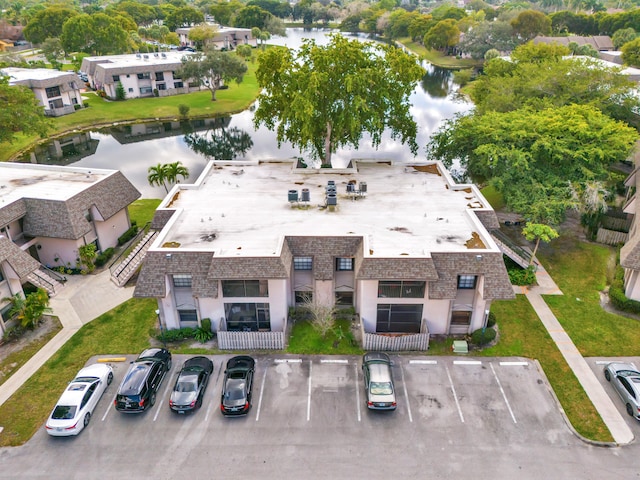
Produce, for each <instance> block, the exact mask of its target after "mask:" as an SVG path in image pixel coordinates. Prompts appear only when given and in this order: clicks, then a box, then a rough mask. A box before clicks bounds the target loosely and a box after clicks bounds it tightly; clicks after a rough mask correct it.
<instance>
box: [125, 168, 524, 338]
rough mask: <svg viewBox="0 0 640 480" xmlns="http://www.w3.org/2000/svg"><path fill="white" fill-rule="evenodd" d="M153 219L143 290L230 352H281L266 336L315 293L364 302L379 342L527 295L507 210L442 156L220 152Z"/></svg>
mask: <svg viewBox="0 0 640 480" xmlns="http://www.w3.org/2000/svg"><path fill="white" fill-rule="evenodd" d="M152 228H156V229H157V230H158V231H159V234H158V236H157V237H156V239H155V241H154V243H153V244H152V245H151V247H150V248H149V250H148V251H147V254H146V258H145V260H144V263H143V267H142V270H141V272H140V275H139V277H138V281H137V285H136V290H135V293H134V295H135V296H137V297H152V298H156V299H157V301H158V307H159V311H160V318H161V321H162V322H163V324H164V325H166V327H167V328H170V329H173V328H180V327H185V326H191V327H193V326H197V325H199V324H200V322H201V320H202V319H203V318H210V319H211V321H212V325H213V328H214V329H215V330H216V331H217V337H218V342H219V346H220V348H237V346H238V344H237V343H234V342H235V340H239V341H240V340H242V339H243V337H245V338H244V340H242V341H244V343H243V345H245V347H246V348H249V347H252V348H267V347H265V346H264V343H260V335H265V336H269V338H271V336H273V335H274V334H275V333H277V334H280V335H281V336H283V337H284V336H285V335H286V331H287V317H288V312H289V309H290V308H291V307H295V306H299V305H302V304H304V302H305V301H309V300H310V301H312V302H314V301H315V302H318V303H319V304H322V305H328V306H332V307H335V308H349V307H351V308H353V309H354V310H355V312H356V313H357V316H358V317H359V325H360V328H361V331H362V336H363V343H364V345H363V346H364V347H365V348H371V346H372V345H380V343H379V342H378V340H380V339H381V338H382V339H383V340H385V341H387V340H388V342H387V344H385V345H387V348H389V349H401V348H402V347H399V346H398V345H394V342H395V341H396V339H400V340H402V339H406V338H410V339H415V342H413V341H412V342H408V343H407V342H405V343H403V345H404V346H405V348H407V349H409V348H410V349H426V348H427V346H428V337H429V335H433V334H442V335H463V334H468V333H471V332H472V331H474V330H476V329H479V328H482V327H483V326H485V325H486V321H487V316H488V311H489V308H490V306H491V302H492V301H493V300H496V299H510V298H513V297H514V293H513V288H512V287H511V284H510V282H509V277H508V275H507V271H506V268H505V265H504V261H503V256H502V252H501V251H500V249H499V247H498V246H497V244H496V243H495V241H494V240H493V238H492V237H491V234H490V233H489V230H492V229H497V228H499V224H498V220H497V217H496V214H495V212H494V211H493V210H492V208H491V207H490V205H489V204H488V202H487V201H486V199H485V198H484V197H483V196H482V194H481V193H480V191H479V190H478V189H477V187H476V186H474V185H458V184H456V183H455V182H454V181H453V179H452V178H451V176H450V174H449V173H448V171H447V170H446V169H445V168H444V166H443V165H442V164H441V163H437V162H430V163H426V164H420V165H408V164H405V163H398V164H396V163H394V162H391V161H353V162H351V163H350V165H349V166H348V167H347V168H342V169H310V168H300V166H299V165H297V163H296V162H294V161H291V160H288V161H265V162H259V163H251V164H249V163H244V164H243V163H238V162H226V163H225V162H220V161H214V162H210V163H209V164H208V166H207V168H206V169H205V170H204V172H203V173H202V175H201V176H200V177H199V179H198V180H197V181H196V183H194V184H191V185H187V184H178V185H176V186H174V188H173V189H172V190H171V192H169V194H168V195H167V197H166V198H165V199H164V201H163V202H162V203H161V204H160V206H159V207H158V209H157V211H156V214H155V217H154V221H153V224H152ZM265 338H266V337H265ZM245 340H246V341H245ZM254 340H255V343H252V342H253V341H254ZM376 342H378V343H376ZM276 343H277V342H276ZM278 345H281V344H280V343H278ZM275 348H278V347H275Z"/></svg>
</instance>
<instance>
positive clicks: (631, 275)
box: [624, 269, 640, 301]
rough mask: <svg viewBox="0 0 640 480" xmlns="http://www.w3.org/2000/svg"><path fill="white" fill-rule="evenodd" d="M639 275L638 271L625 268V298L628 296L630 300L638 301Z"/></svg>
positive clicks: (639, 292) (639, 299) (639, 294)
mask: <svg viewBox="0 0 640 480" xmlns="http://www.w3.org/2000/svg"><path fill="white" fill-rule="evenodd" d="M639 276H640V271H638V270H631V269H625V272H624V277H625V283H624V294H625V296H626V297H627V298H630V299H631V300H638V301H640V282H639V281H638V277H639Z"/></svg>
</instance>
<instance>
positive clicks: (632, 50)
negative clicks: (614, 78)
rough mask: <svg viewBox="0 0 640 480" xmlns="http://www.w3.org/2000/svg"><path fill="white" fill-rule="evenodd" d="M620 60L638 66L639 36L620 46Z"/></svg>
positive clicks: (639, 64)
mask: <svg viewBox="0 0 640 480" xmlns="http://www.w3.org/2000/svg"><path fill="white" fill-rule="evenodd" d="M622 60H624V63H627V64H629V65H631V66H633V67H640V38H636V39H635V40H631V41H630V42H627V43H625V44H624V45H623V46H622Z"/></svg>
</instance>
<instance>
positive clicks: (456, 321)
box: [451, 311, 471, 327]
mask: <svg viewBox="0 0 640 480" xmlns="http://www.w3.org/2000/svg"><path fill="white" fill-rule="evenodd" d="M469 325H471V312H467V311H454V312H451V326H458V327H462V326H464V327H468V326H469Z"/></svg>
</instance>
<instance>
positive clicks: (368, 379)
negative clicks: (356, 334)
mask: <svg viewBox="0 0 640 480" xmlns="http://www.w3.org/2000/svg"><path fill="white" fill-rule="evenodd" d="M391 365H392V363H391V360H390V359H389V355H387V354H386V353H383V352H369V353H365V354H364V356H363V357H362V373H363V375H364V387H365V389H366V390H367V395H366V400H367V407H368V408H370V409H371V410H395V409H396V407H397V404H396V392H395V388H394V386H393V376H392V375H391Z"/></svg>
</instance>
